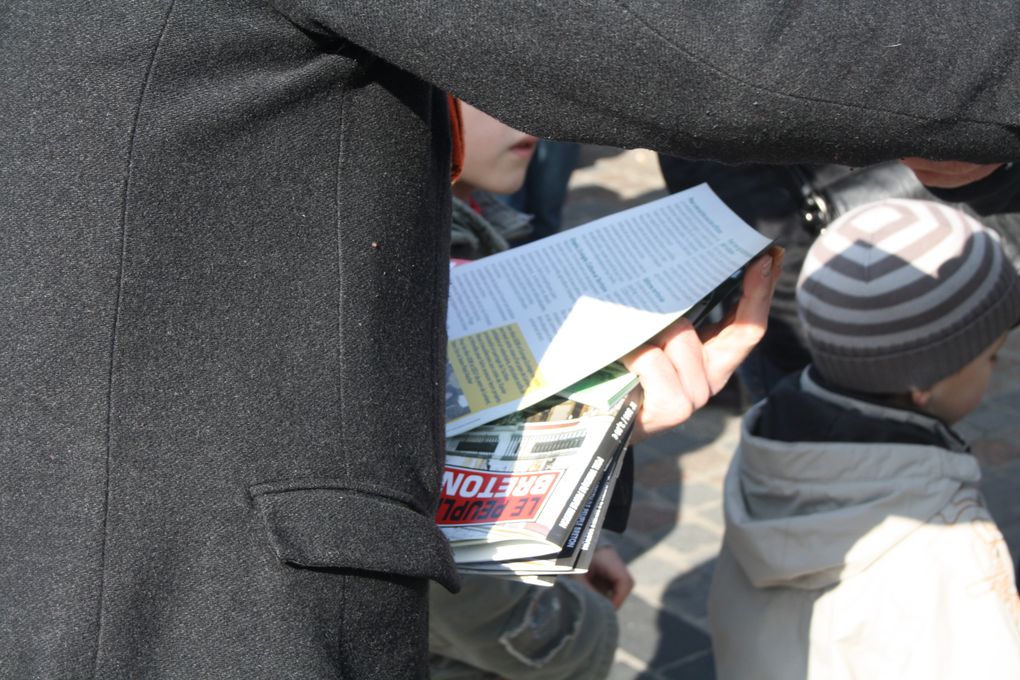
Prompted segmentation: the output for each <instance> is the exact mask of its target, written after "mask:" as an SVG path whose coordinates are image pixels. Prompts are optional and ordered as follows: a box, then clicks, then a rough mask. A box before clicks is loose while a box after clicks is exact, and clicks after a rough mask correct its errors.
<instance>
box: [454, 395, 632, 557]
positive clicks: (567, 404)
mask: <svg viewBox="0 0 1020 680" xmlns="http://www.w3.org/2000/svg"><path fill="white" fill-rule="evenodd" d="M640 393H641V388H640V387H639V386H638V387H634V388H633V389H632V390H631V391H630V392H629V393H628V394H626V395H624V396H623V397H622V398H621V399H619V400H617V403H615V404H613V405H612V407H610V408H607V409H601V408H598V407H594V406H590V405H587V404H582V403H580V402H576V401H573V400H568V399H563V398H562V397H554V398H551V399H548V400H546V401H544V402H541V403H539V404H538V405H536V406H534V407H532V408H530V409H526V410H524V411H521V412H518V413H515V414H513V415H511V416H509V417H506V418H503V419H501V420H499V421H497V422H495V423H490V424H488V425H484V426H481V427H479V428H476V429H475V430H472V431H470V432H468V433H466V434H463V435H460V436H457V437H451V438H449V439H447V445H446V449H447V450H446V462H445V466H444V469H443V478H442V484H441V487H440V501H439V507H438V509H437V512H436V523H437V524H438V525H439V527H440V529H441V530H442V531H443V533H444V534H445V535H446V537H447V538H448V539H449V540H450V544H451V547H452V548H453V553H454V559H455V560H456V561H457V563H458V564H459V565H464V566H463V570H464V571H474V572H488V571H491V570H497V571H499V570H503V571H505V569H504V568H502V567H498V566H493V565H494V564H495V563H502V562H521V561H529V560H536V559H545V560H546V562H545V563H544V564H543V565H542V568H539V567H538V565H529V567H531V568H527V569H523V568H522V569H521V570H522V571H527V572H531V573H554V572H569V571H572V570H574V569H575V562H576V561H577V560H578V558H579V556H580V550H579V547H580V546H582V545H583V544H584V541H585V539H586V538H587V539H588V540H589V541H590V539H591V536H592V535H593V534H597V532H598V528H599V527H600V526H601V523H600V522H598V523H597V522H596V521H595V520H596V518H598V517H599V512H600V511H601V507H602V504H603V501H604V500H605V499H604V498H603V497H604V496H605V493H606V490H607V480H610V479H615V477H614V476H613V471H614V470H615V469H617V465H618V460H619V457H620V456H621V455H622V453H623V451H624V450H625V448H626V444H627V440H628V438H629V434H630V428H631V426H632V425H633V422H634V417H635V415H636V413H637V410H638V408H639V406H640ZM565 550H567V551H568V552H569V555H568V554H567V553H565V552H564V551H565ZM568 557H569V559H568Z"/></svg>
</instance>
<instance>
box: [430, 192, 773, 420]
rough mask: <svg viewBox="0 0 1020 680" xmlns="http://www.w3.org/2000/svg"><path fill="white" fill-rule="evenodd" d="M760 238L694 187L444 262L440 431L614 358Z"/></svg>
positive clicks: (756, 249)
mask: <svg viewBox="0 0 1020 680" xmlns="http://www.w3.org/2000/svg"><path fill="white" fill-rule="evenodd" d="M768 243H769V241H768V239H766V238H765V237H763V236H761V235H760V234H758V233H757V232H756V231H754V229H752V228H751V227H750V226H748V225H747V224H746V223H744V222H743V221H742V220H741V219H740V218H739V217H737V215H736V214H735V213H733V211H731V210H730V209H729V208H727V207H726V206H725V205H724V204H723V203H722V201H721V200H720V199H719V198H718V197H717V196H716V195H715V194H714V193H713V192H712V191H711V190H710V189H709V188H708V186H707V185H701V186H699V187H695V188H693V189H689V190H687V191H685V192H681V193H678V194H673V195H672V196H669V197H666V198H663V199H660V200H658V201H653V202H651V203H646V204H644V205H641V206H638V207H636V208H631V209H630V210H625V211H623V212H620V213H617V214H615V215H611V216H609V217H605V218H602V219H600V220H596V221H594V222H591V223H589V224H587V225H584V226H581V227H577V228H575V229H570V230H568V231H565V232H562V233H559V234H556V235H554V236H550V237H547V238H544V239H541V240H539V241H536V242H534V243H529V244H527V245H524V246H521V247H518V248H514V249H512V250H509V251H506V252H503V253H498V254H496V255H492V256H489V257H486V258H482V259H480V260H476V261H474V262H469V263H466V264H463V265H460V266H458V267H455V268H453V269H452V270H451V272H450V303H449V313H448V317H447V318H448V321H447V330H448V338H449V341H448V342H449V344H448V347H447V356H448V359H449V361H448V365H447V376H446V378H447V386H446V418H447V423H446V434H447V436H454V435H457V434H460V433H462V432H467V431H468V430H471V429H473V428H476V427H478V426H479V425H482V424H483V423H486V422H490V421H493V420H495V419H497V418H501V417H503V416H506V415H507V414H510V413H513V412H514V411H518V410H520V409H522V408H526V407H528V406H530V405H533V404H536V403H538V402H540V401H542V400H543V399H545V398H547V397H549V396H551V395H553V394H556V393H557V392H559V391H561V390H563V389H564V388H566V387H567V386H569V385H572V384H574V383H576V382H577V381H579V380H581V379H582V378H584V377H585V376H588V375H590V374H592V373H594V372H595V371H597V370H599V369H601V368H603V367H604V366H606V365H608V364H610V363H611V362H613V361H616V360H617V359H619V358H620V357H621V356H623V355H624V354H626V353H627V352H629V351H630V350H631V349H633V348H634V347H636V346H638V345H639V344H641V343H642V342H644V341H645V340H647V339H648V338H650V337H652V336H653V335H655V334H656V333H657V332H658V331H660V330H662V329H663V328H665V327H666V326H668V325H669V324H670V323H672V322H673V321H675V320H676V319H678V318H679V317H680V316H682V315H683V314H685V313H687V312H689V311H690V310H691V309H692V308H693V307H695V305H697V303H698V302H699V301H701V300H702V299H704V298H705V297H706V296H708V295H709V294H710V293H712V291H713V290H715V289H717V287H719V286H720V284H721V283H723V282H724V281H726V280H727V279H728V278H729V277H731V276H732V275H733V273H734V272H736V271H738V270H740V268H741V267H743V266H744V265H746V264H747V263H748V262H749V261H750V260H751V259H753V258H754V257H755V256H756V255H757V254H758V253H760V252H761V251H762V250H763V249H764V248H765V247H766V246H767V245H768Z"/></svg>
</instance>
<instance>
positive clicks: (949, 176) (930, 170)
mask: <svg viewBox="0 0 1020 680" xmlns="http://www.w3.org/2000/svg"><path fill="white" fill-rule="evenodd" d="M900 162H901V163H903V165H905V166H907V167H908V168H910V169H911V170H913V171H914V174H915V175H916V176H917V179H918V181H919V182H921V184H923V185H925V186H928V187H933V188H935V189H956V188H958V187H962V186H964V185H967V184H972V183H974V182H977V181H980V180H983V179H984V178H985V177H988V176H989V175H990V174H992V173H993V172H995V171H996V170H998V169H999V168H1001V167H1002V163H988V164H985V165H981V164H978V163H966V162H964V161H929V160H925V159H924V158H901V159H900Z"/></svg>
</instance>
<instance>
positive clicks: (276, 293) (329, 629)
mask: <svg viewBox="0 0 1020 680" xmlns="http://www.w3.org/2000/svg"><path fill="white" fill-rule="evenodd" d="M847 4H848V3H836V2H829V3H808V4H807V5H804V4H802V3H792V2H791V3H783V2H777V1H776V0H759V1H749V2H743V3H733V2H722V1H720V2H699V3H694V5H695V6H692V4H691V3H673V2H661V1H659V0H628V1H626V2H624V1H623V0H590V1H586V2H584V3H571V2H536V1H535V0H500V1H499V2H484V1H480V0H474V1H472V2H467V1H464V2H461V1H459V0H442V1H439V0H435V1H429V0H387V1H386V2H382V1H380V0H375V1H371V2H355V1H353V0H276V1H275V2H272V1H269V0H265V1H259V0H130V2H124V1H122V0H118V1H117V2H114V1H112V0H91V1H90V2H66V1H64V2H57V1H56V0H5V2H3V3H0V88H2V91H0V677H2V678H13V679H17V680H26V679H28V678H181V679H195V678H244V679H247V680H250V679H252V678H274V679H277V678H337V677H340V678H352V679H362V678H385V679H388V680H393V679H401V678H408V677H417V676H423V675H425V674H426V673H427V671H426V670H425V664H424V661H423V660H424V658H425V653H426V649H425V640H426V611H425V609H426V608H425V583H426V581H425V579H427V578H433V579H438V580H440V581H441V582H443V583H446V584H448V585H452V584H454V583H455V580H456V579H455V576H454V571H453V569H452V568H451V563H450V556H449V552H448V549H447V546H446V545H445V543H444V541H443V540H442V538H441V537H440V535H439V534H438V533H437V532H436V531H435V529H434V527H433V525H432V523H431V521H430V517H431V514H432V510H433V502H434V499H435V494H436V490H437V480H438V470H439V460H440V455H441V442H442V432H443V423H442V414H441V398H442V389H441V388H442V383H443V381H444V357H443V353H444V345H445V342H444V314H445V311H444V309H445V295H446V286H447V264H446V249H447V238H448V235H447V231H448V226H447V225H448V218H449V186H448V184H449V147H450V141H449V133H448V124H447V111H446V107H445V99H444V97H443V96H441V94H440V92H439V90H437V89H436V88H437V87H440V88H444V89H448V90H451V91H453V92H454V93H456V94H458V95H460V96H462V97H463V98H464V99H466V100H468V101H470V102H472V103H475V104H477V105H479V106H481V107H483V108H486V109H488V110H490V111H491V112H493V113H494V114H495V115H497V116H499V117H501V118H503V119H505V120H506V121H508V122H509V123H511V124H513V125H515V126H517V127H520V128H524V129H526V130H529V131H531V132H534V133H537V134H540V135H545V136H553V137H561V138H569V139H575V140H580V141H588V140H597V141H601V142H605V143H610V144H616V145H621V146H637V145H643V146H650V147H653V148H656V149H661V150H664V151H668V152H672V153H674V154H680V155H685V154H686V155H691V156H701V157H713V158H717V159H724V160H736V159H746V160H758V161H765V162H782V161H833V160H836V161H839V162H843V163H862V162H867V161H873V160H878V159H882V158H890V157H895V156H899V155H903V154H907V153H910V154H915V155H924V156H934V157H953V158H968V159H985V160H990V159H996V160H998V159H1006V158H1017V157H1018V156H1020V136H1018V129H1017V123H1018V121H1020V95H1018V89H1020V72H1018V69H1020V59H1018V58H1017V47H1016V40H1015V38H1016V35H1017V32H1018V30H1020V21H1018V19H1017V13H1018V11H1020V5H1018V4H1017V3H1006V2H1002V3H973V2H971V1H970V0H947V1H946V2H942V3H938V6H937V7H936V6H935V5H934V4H932V3H929V2H928V1H927V0H901V1H900V2H896V3H887V2H878V1H873V2H861V3H856V5H855V7H856V6H857V5H859V6H860V7H859V11H856V10H855V11H854V12H853V14H846V13H842V12H841V11H840V10H839V9H838V7H837V6H839V7H843V6H846V5H847Z"/></svg>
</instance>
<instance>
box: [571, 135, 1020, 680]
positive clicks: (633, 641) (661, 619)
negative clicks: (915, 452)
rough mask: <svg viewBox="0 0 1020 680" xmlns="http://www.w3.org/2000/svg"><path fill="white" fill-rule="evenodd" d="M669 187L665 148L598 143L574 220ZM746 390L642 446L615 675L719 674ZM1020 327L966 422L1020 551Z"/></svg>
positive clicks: (681, 679) (698, 679)
mask: <svg viewBox="0 0 1020 680" xmlns="http://www.w3.org/2000/svg"><path fill="white" fill-rule="evenodd" d="M662 195H664V191H663V187H662V180H661V177H660V176H659V174H658V165H657V162H656V158H655V154H653V153H651V152H649V151H643V150H635V151H626V152H620V151H618V150H614V149H606V148H602V147H586V148H585V149H584V152H583V154H582V167H580V168H579V169H578V170H577V171H576V172H575V173H574V176H573V177H572V179H571V191H570V196H569V198H568V202H567V205H566V207H565V211H564V220H565V223H566V224H567V225H568V226H569V225H572V224H580V223H583V222H586V221H588V220H591V219H595V218H597V217H599V216H601V215H604V214H608V213H611V212H615V211H617V210H620V209H622V208H625V207H630V206H632V205H637V204H639V203H642V202H644V201H647V200H651V199H654V198H658V197H660V196H662ZM736 401H737V400H736V399H734V398H730V399H721V400H719V403H713V404H710V405H709V406H707V407H706V408H704V409H702V410H701V411H699V412H697V413H696V414H695V415H694V416H693V417H692V418H691V419H690V420H689V421H688V422H687V423H685V424H684V425H682V426H680V427H678V428H676V429H674V430H672V431H670V432H668V433H666V434H664V435H661V436H659V437H657V438H655V439H653V440H650V441H648V442H645V443H643V444H641V445H639V446H638V447H637V457H636V463H637V468H636V473H637V474H636V489H635V498H634V506H633V509H632V514H631V520H630V526H629V528H628V530H627V532H626V533H625V534H624V535H623V536H622V537H621V538H620V539H619V540H618V541H617V543H618V546H619V548H620V551H621V553H622V554H623V555H624V557H625V559H626V560H627V561H628V563H629V564H630V568H631V571H632V572H633V574H634V577H635V580H636V582H637V585H636V586H635V590H634V594H633V595H632V596H631V597H630V598H629V600H628V601H627V602H626V604H624V606H623V608H622V609H621V610H620V622H621V642H620V648H619V650H618V651H617V654H616V661H615V665H614V667H613V672H612V675H611V677H612V678H613V680H631V679H634V678H640V679H641V680H667V679H676V680H713V679H714V678H715V672H714V667H713V661H712V654H711V648H710V643H709V639H708V635H707V633H706V630H707V627H706V614H705V600H706V597H707V593H708V585H709V582H710V579H711V575H712V569H713V565H714V560H715V556H716V553H717V552H718V550H719V545H720V543H721V540H722V530H723V525H722V505H721V486H722V480H723V475H724V473H725V471H726V467H727V465H728V464H729V461H730V458H731V456H732V454H733V450H734V448H735V446H736V443H737V436H738V423H739V408H738V407H737V405H736ZM1018 416H1020V333H1013V335H1012V337H1011V338H1010V340H1009V342H1008V343H1007V345H1006V347H1005V348H1004V349H1003V351H1002V352H1001V353H1000V360H999V363H998V368H997V369H996V375H995V376H994V378H993V383H992V387H991V389H990V392H989V394H988V396H987V397H986V398H985V401H984V403H983V405H982V406H981V407H980V408H978V409H977V411H975V412H974V413H973V414H971V415H970V416H969V417H968V418H967V419H966V420H965V421H964V422H963V423H961V424H960V425H959V426H958V427H957V429H958V431H960V433H961V434H963V435H964V436H965V437H966V438H967V439H968V440H969V441H970V442H971V444H972V447H973V450H974V453H975V454H976V455H977V456H978V458H979V460H980V461H981V464H982V467H983V469H984V480H983V482H982V487H983V490H984V493H985V496H986V498H987V500H988V504H989V507H990V509H991V512H992V514H993V516H994V517H995V519H996V520H997V521H998V523H999V526H1000V528H1001V529H1002V532H1003V534H1005V537H1006V541H1007V543H1009V545H1010V549H1011V550H1012V552H1013V554H1014V555H1017V554H1020V553H1018V550H1020V493H1018V490H1020V446H1018V442H1020V417H1018Z"/></svg>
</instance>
